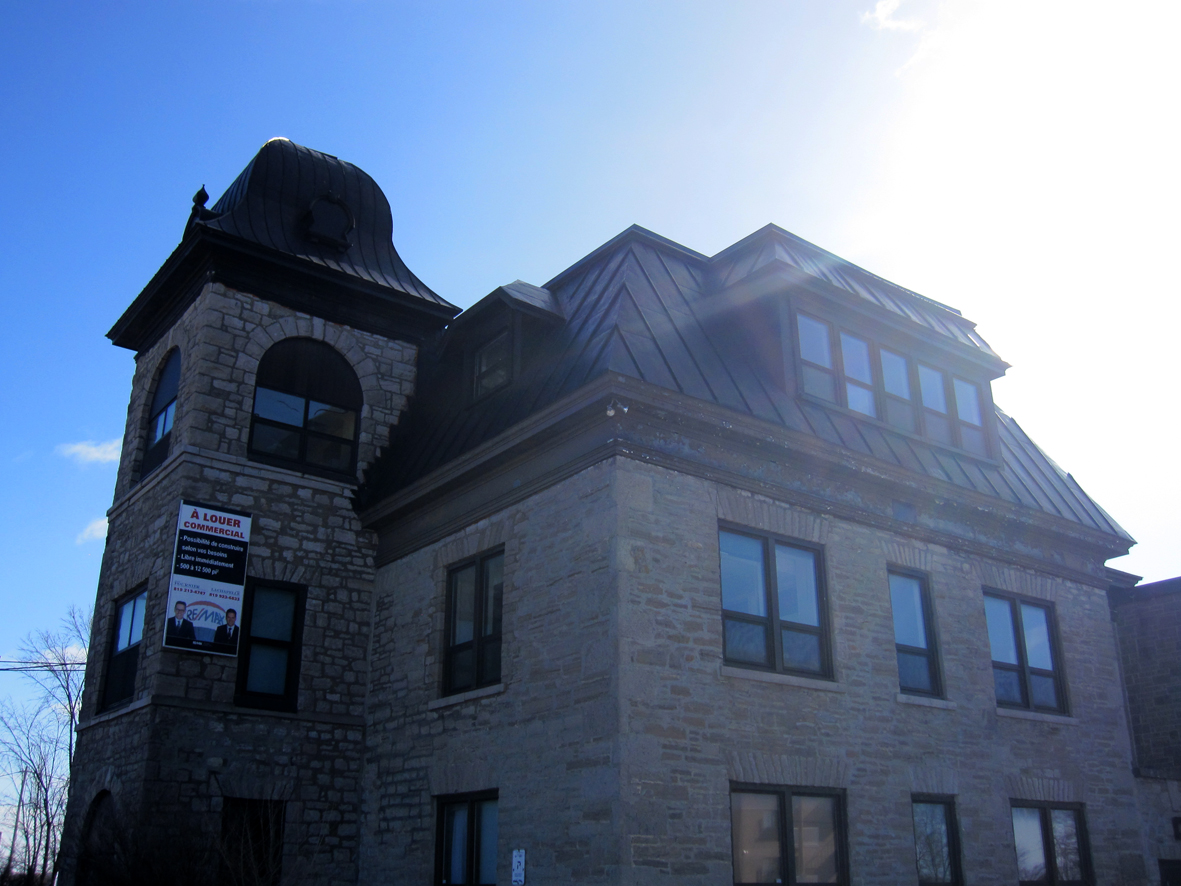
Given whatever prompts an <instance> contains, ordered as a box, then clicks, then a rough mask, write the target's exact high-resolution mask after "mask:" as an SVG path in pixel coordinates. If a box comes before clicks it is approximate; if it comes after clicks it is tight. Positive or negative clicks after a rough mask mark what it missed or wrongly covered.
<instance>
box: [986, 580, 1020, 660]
mask: <svg viewBox="0 0 1181 886" xmlns="http://www.w3.org/2000/svg"><path fill="white" fill-rule="evenodd" d="M984 615H985V618H986V619H987V620H988V645H989V646H990V647H991V649H992V660H993V661H1000V662H1004V663H1005V664H1014V665H1015V664H1017V637H1016V634H1015V633H1014V631H1013V606H1012V604H1010V603H1009V601H1008V600H1002V599H1000V598H998V597H988V596H986V597H985V598H984Z"/></svg>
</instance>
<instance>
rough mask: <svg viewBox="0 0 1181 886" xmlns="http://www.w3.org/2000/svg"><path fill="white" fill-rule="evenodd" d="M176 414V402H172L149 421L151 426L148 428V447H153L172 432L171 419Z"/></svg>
mask: <svg viewBox="0 0 1181 886" xmlns="http://www.w3.org/2000/svg"><path fill="white" fill-rule="evenodd" d="M175 414H176V401H175V400H173V401H172V402H171V403H169V404H168V405H167V406H165V407H164V411H163V412H161V413H159V414H158V415H157V416H155V418H153V419H152V421H151V426H150V427H149V428H148V446H155V445H156V444H157V443H159V442H160V441H161V440H163V439H164V438H165V437H166V436H168V434H169V432H170V431H171V430H172V417H173V416H174V415H175Z"/></svg>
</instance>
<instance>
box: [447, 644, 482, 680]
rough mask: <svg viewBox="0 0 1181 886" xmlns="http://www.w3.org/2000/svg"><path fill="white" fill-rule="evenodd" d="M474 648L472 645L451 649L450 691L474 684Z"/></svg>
mask: <svg viewBox="0 0 1181 886" xmlns="http://www.w3.org/2000/svg"><path fill="white" fill-rule="evenodd" d="M475 664H476V650H475V649H474V648H473V647H472V646H470V645H469V646H466V647H464V648H462V649H453V650H451V685H450V686H449V687H448V688H449V689H450V691H452V692H457V691H459V690H461V689H470V688H471V687H473V686H475V684H476V670H475Z"/></svg>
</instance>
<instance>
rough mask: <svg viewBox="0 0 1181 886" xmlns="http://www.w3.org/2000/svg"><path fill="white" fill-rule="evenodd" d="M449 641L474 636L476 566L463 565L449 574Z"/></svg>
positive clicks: (462, 640)
mask: <svg viewBox="0 0 1181 886" xmlns="http://www.w3.org/2000/svg"><path fill="white" fill-rule="evenodd" d="M451 594H452V596H451V613H452V615H451V642H452V643H453V644H456V643H467V642H468V641H469V640H471V639H472V638H473V637H474V636H475V625H476V567H475V565H474V564H473V565H471V566H465V567H464V568H463V569H460V570H458V571H457V572H453V573H452V574H451Z"/></svg>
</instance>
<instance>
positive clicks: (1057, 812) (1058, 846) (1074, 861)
mask: <svg viewBox="0 0 1181 886" xmlns="http://www.w3.org/2000/svg"><path fill="white" fill-rule="evenodd" d="M1050 829H1051V831H1052V832H1053V835H1054V863H1055V864H1057V866H1058V879H1059V880H1081V879H1082V878H1083V866H1082V862H1081V861H1080V856H1079V848H1078V815H1077V813H1076V812H1075V811H1074V810H1072V809H1051V810H1050Z"/></svg>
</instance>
